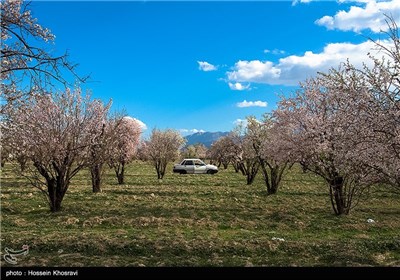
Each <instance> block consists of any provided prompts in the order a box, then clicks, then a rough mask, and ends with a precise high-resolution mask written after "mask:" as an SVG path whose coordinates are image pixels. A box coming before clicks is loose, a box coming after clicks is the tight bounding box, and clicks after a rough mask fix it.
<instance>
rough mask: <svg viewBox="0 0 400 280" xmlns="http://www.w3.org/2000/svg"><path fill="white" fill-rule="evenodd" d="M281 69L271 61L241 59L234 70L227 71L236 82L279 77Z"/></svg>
mask: <svg viewBox="0 0 400 280" xmlns="http://www.w3.org/2000/svg"><path fill="white" fill-rule="evenodd" d="M280 74H281V70H280V69H278V68H276V67H275V66H274V64H273V63H272V62H271V61H265V62H261V61H259V60H252V61H247V60H239V61H238V62H236V63H235V66H234V71H231V72H227V75H228V79H229V80H230V81H236V82H263V81H265V80H267V79H277V78H279V76H280Z"/></svg>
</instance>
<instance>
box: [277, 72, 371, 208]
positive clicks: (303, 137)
mask: <svg viewBox="0 0 400 280" xmlns="http://www.w3.org/2000/svg"><path fill="white" fill-rule="evenodd" d="M341 73H345V70H344V71H341ZM331 81H332V80H331V79H330V78H329V75H319V76H318V77H317V78H314V79H310V80H307V81H306V82H304V83H302V84H301V90H298V91H297V92H296V93H295V95H294V96H293V97H291V98H288V99H283V100H282V101H281V102H280V104H279V108H278V110H276V111H275V115H276V117H277V119H278V124H279V125H280V126H281V127H284V128H286V129H287V130H288V131H290V133H289V134H288V135H287V136H286V137H283V138H282V139H281V142H280V143H281V144H282V145H287V147H290V150H291V152H292V155H293V156H295V158H296V159H297V160H298V161H299V162H301V163H303V164H304V165H305V166H306V168H307V169H308V170H311V171H312V172H314V173H315V174H317V175H319V176H321V177H322V178H323V179H324V180H325V181H326V182H327V184H328V186H329V193H330V197H331V204H332V208H333V210H334V212H335V213H336V214H337V215H342V214H348V213H349V211H350V209H351V208H353V207H354V206H355V205H356V204H357V202H358V200H359V198H360V197H361V194H362V193H363V192H364V191H365V190H366V188H367V187H368V186H369V182H370V181H369V180H368V179H369V177H370V175H371V173H370V172H368V170H366V169H365V168H364V167H363V166H362V165H360V162H359V161H358V160H357V156H356V154H355V152H356V150H355V146H354V142H353V141H352V139H355V138H354V137H357V135H355V134H354V133H355V131H357V126H358V125H359V121H358V120H357V116H360V115H361V114H362V111H361V108H362V106H361V107H360V106H357V102H358V101H359V100H360V98H362V97H363V96H365V93H366V90H365V88H363V87H361V86H360V85H359V84H358V82H359V81H360V80H359V79H353V82H354V83H352V87H353V86H354V87H353V88H352V89H350V88H349V89H347V90H344V88H343V87H337V85H335V86H332V84H330V82H331Z"/></svg>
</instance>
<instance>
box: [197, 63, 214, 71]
mask: <svg viewBox="0 0 400 280" xmlns="http://www.w3.org/2000/svg"><path fill="white" fill-rule="evenodd" d="M197 63H198V64H199V70H201V71H205V72H208V71H215V70H217V69H218V67H217V66H215V65H212V64H211V63H208V62H207V61H197Z"/></svg>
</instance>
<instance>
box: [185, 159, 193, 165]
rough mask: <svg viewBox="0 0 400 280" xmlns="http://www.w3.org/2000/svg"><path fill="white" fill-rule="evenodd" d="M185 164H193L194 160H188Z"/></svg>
mask: <svg viewBox="0 0 400 280" xmlns="http://www.w3.org/2000/svg"><path fill="white" fill-rule="evenodd" d="M185 165H193V160H187V161H186V163H185Z"/></svg>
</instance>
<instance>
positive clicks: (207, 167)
mask: <svg viewBox="0 0 400 280" xmlns="http://www.w3.org/2000/svg"><path fill="white" fill-rule="evenodd" d="M173 171H174V172H175V173H180V174H205V173H207V174H215V173H217V172H218V167H216V166H215V165H212V164H205V163H204V162H203V161H202V160H200V159H198V158H186V159H184V160H182V162H181V163H180V164H174V169H173Z"/></svg>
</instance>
